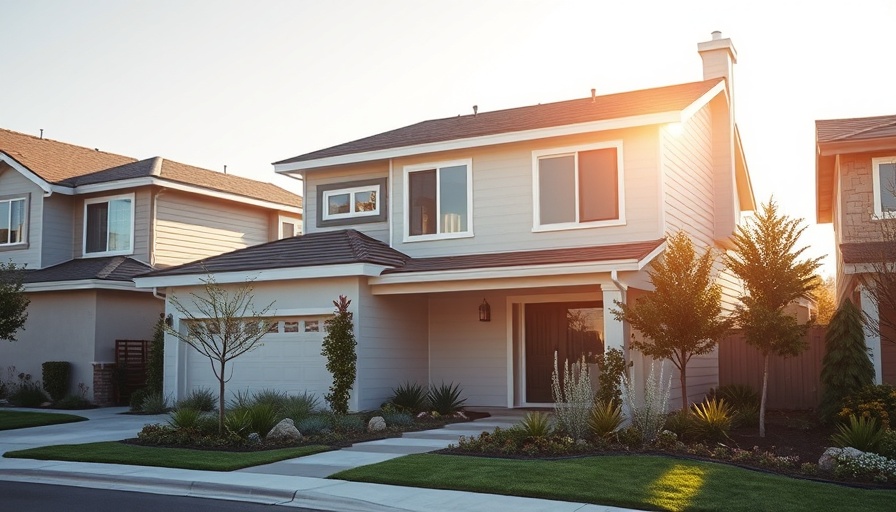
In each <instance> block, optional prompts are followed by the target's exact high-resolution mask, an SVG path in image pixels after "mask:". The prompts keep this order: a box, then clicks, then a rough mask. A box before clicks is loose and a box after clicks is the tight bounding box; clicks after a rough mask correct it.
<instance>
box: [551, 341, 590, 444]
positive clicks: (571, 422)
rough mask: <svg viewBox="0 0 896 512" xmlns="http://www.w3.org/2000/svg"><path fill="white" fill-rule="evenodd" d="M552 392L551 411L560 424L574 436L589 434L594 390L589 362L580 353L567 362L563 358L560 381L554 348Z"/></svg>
mask: <svg viewBox="0 0 896 512" xmlns="http://www.w3.org/2000/svg"><path fill="white" fill-rule="evenodd" d="M551 395H552V397H553V398H554V415H555V416H556V417H557V422H558V423H559V424H560V428H561V429H563V430H564V431H565V432H566V433H567V434H569V435H570V436H572V438H573V439H575V440H579V439H585V436H586V435H587V434H588V418H589V416H590V415H591V407H592V406H593V405H594V391H593V390H592V389H591V377H590V375H589V374H588V365H587V364H586V363H585V358H584V357H583V358H582V359H581V360H580V361H578V362H575V363H573V364H572V366H570V364H569V361H564V362H563V381H562V383H561V381H560V369H559V368H558V367H557V353H556V352H554V372H553V373H552V374H551Z"/></svg>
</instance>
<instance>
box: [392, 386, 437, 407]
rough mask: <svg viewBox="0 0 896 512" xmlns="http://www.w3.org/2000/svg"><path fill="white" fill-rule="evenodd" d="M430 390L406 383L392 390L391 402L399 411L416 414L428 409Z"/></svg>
mask: <svg viewBox="0 0 896 512" xmlns="http://www.w3.org/2000/svg"><path fill="white" fill-rule="evenodd" d="M428 394H429V390H428V389H426V388H425V387H423V386H421V385H420V384H417V383H416V382H405V383H404V384H401V385H400V386H398V387H397V388H395V389H393V390H392V398H390V399H389V402H390V403H392V405H394V406H395V407H397V408H398V409H402V410H406V411H409V412H411V413H412V414H416V413H418V412H420V411H423V410H425V409H426V406H427V403H426V396H427V395H428Z"/></svg>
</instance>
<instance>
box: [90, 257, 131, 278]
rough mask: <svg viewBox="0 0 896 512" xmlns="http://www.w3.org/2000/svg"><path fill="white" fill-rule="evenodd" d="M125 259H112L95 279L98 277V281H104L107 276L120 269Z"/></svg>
mask: <svg viewBox="0 0 896 512" xmlns="http://www.w3.org/2000/svg"><path fill="white" fill-rule="evenodd" d="M126 259H127V258H126V257H124V256H115V257H113V258H112V259H111V260H109V262H108V263H106V265H105V266H104V267H103V268H102V269H101V270H100V271H99V272H97V273H96V277H98V278H99V279H105V278H107V277H109V274H111V273H112V272H115V270H116V269H117V268H118V267H120V266H121V264H122V263H124V261H125V260H126Z"/></svg>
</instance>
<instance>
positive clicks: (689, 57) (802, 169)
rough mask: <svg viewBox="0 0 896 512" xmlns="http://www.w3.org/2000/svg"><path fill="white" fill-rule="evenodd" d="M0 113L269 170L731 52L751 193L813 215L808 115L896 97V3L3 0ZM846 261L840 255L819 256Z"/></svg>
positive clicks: (875, 108) (888, 102) (827, 245)
mask: <svg viewBox="0 0 896 512" xmlns="http://www.w3.org/2000/svg"><path fill="white" fill-rule="evenodd" d="M0 20H2V22H3V23H2V26H3V29H2V30H0V71H2V75H3V80H2V81H3V85H2V86H0V127H3V128H7V129H10V130H15V131H19V132H23V133H28V134H33V135H39V133H40V130H41V129H43V130H44V137H47V138H51V139H54V140H59V141H64V142H69V143H72V144H77V145H82V146H87V147H93V148H98V149H101V150H103V151H109V152H113V153H120V154H124V155H128V156H132V157H135V158H139V159H143V158H149V157H152V156H162V157H165V158H168V159H171V160H176V161H179V162H183V163H187V164H191V165H196V166H199V167H204V168H207V169H212V170H217V171H223V170H224V166H225V165H226V166H227V172H228V173H233V174H239V175H242V176H247V177H251V178H255V179H259V180H263V181H272V182H275V183H277V184H279V185H281V186H284V187H286V188H290V189H291V190H293V191H298V190H300V185H299V184H298V182H296V181H295V180H292V179H290V178H287V177H283V176H275V174H274V172H273V166H272V165H271V162H274V161H278V160H283V159H286V158H289V157H293V156H296V155H300V154H303V153H307V152H310V151H314V150H318V149H322V148H326V147H329V146H333V145H336V144H341V143H343V142H348V141H351V140H355V139H358V138H361V137H365V136H368V135H373V134H376V133H380V132H383V131H387V130H390V129H394V128H399V127H402V126H406V125H409V124H413V123H416V122H419V121H423V120H427V119H435V118H443V117H452V116H456V115H458V114H469V113H472V107H473V105H478V107H479V111H480V112H487V111H492V110H499V109H504V108H512V107H519V106H525V105H532V104H537V103H548V102H553V101H562V100H567V99H573V98H582V97H587V96H590V90H591V89H592V88H595V89H597V91H598V94H609V93H614V92H621V91H628V90H636V89H644V88H649V87H656V86H663V85H670V84H675V83H684V82H693V81H698V80H701V79H702V68H701V61H700V58H699V55H698V54H697V43H698V42H701V41H706V40H709V39H710V33H711V32H712V31H714V30H719V31H721V32H722V34H723V37H730V38H731V40H732V43H733V44H734V46H735V48H736V50H737V53H738V55H737V58H738V62H737V65H736V67H735V72H734V73H735V74H734V84H733V85H734V87H733V88H734V94H735V108H736V117H737V123H738V125H739V128H740V132H741V135H742V139H743V145H744V150H745V154H746V158H747V164H748V167H749V170H750V173H751V177H752V181H753V188H754V192H755V195H756V199H757V200H758V201H760V202H765V201H767V200H768V199H769V198H770V197H772V196H773V197H774V199H775V200H776V201H777V202H778V203H779V204H780V207H781V210H782V211H783V212H784V213H786V214H788V215H790V216H792V217H796V218H802V219H805V221H806V225H807V226H808V228H807V232H806V235H807V236H806V237H805V239H804V240H805V244H806V245H809V246H810V250H809V254H810V255H812V256H823V255H830V254H831V253H833V250H834V246H833V243H834V242H833V236H832V229H831V225H830V224H828V225H821V226H818V225H816V224H815V182H814V179H815V160H814V137H815V133H814V121H815V120H816V119H833V118H845V117H865V116H874V115H885V114H894V113H896V94H894V92H893V90H894V89H893V84H894V78H896V66H894V65H893V63H894V60H893V59H894V57H893V55H894V53H896V52H894V50H896V37H893V30H894V29H893V27H894V25H896V1H893V0H882V1H872V0H853V1H850V2H843V1H842V0H839V1H828V0H820V1H814V2H813V1H810V2H804V1H797V0H777V1H774V2H772V1H765V0H753V1H739V2H730V1H725V0H716V1H695V0H676V1H648V0H629V1H624V2H606V1H598V0H592V1H572V0H570V1H563V0H552V1H538V0H500V1H499V0H475V1H467V0H452V1H427V0H416V1H405V0H370V1H349V0H327V1H305V0H293V1H276V0H255V1H232V0H202V1H199V0H175V1H170V0H152V1H129V0H89V1H87V0H0ZM823 272H824V273H826V274H831V275H832V274H833V273H834V267H833V261H832V260H831V258H830V257H829V256H828V259H827V260H826V266H825V267H824V269H823Z"/></svg>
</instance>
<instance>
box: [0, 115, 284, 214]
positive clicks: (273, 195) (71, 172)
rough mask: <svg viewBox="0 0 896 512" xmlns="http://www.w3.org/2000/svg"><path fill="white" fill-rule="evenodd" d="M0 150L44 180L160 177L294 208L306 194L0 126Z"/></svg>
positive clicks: (76, 182) (69, 183) (70, 182)
mask: <svg viewBox="0 0 896 512" xmlns="http://www.w3.org/2000/svg"><path fill="white" fill-rule="evenodd" d="M0 151H2V152H4V153H6V154H7V155H9V156H11V157H12V158H14V159H15V160H16V161H17V162H19V163H20V164H22V165H24V166H25V167H27V168H28V169H29V170H30V171H31V172H33V173H35V174H37V175H38V176H40V177H41V178H42V179H43V180H45V181H47V182H49V183H53V184H55V185H61V186H65V187H76V186H80V185H89V184H94V183H107V182H112V181H119V180H125V179H131V178H143V177H148V176H157V177H159V178H161V179H165V180H170V181H174V182H178V183H183V184H186V185H192V186H197V187H202V188H207V189H210V190H216V191H220V192H228V193H231V194H236V195H240V196H244V197H250V198H253V199H260V200H263V201H270V202H272V203H277V204H282V205H288V206H293V207H301V206H302V197H301V196H299V195H296V194H293V193H291V192H289V191H287V190H284V189H282V188H280V187H278V186H276V185H273V184H271V183H265V182H261V181H255V180H251V179H248V178H243V177H241V176H235V175H233V174H222V173H219V172H215V171H210V170H208V169H202V168H199V167H194V166H192V165H186V164H182V163H179V162H175V161H172V160H166V159H163V158H161V157H154V158H148V159H146V160H140V161H137V160H135V159H134V158H130V157H126V156H121V155H115V154H112V153H106V152H103V151H96V150H93V149H88V148H84V147H81V146H74V145H72V144H66V143H64V142H57V141H54V140H49V139H41V138H39V137H33V136H30V135H25V134H23V133H17V132H13V131H10V130H4V129H0Z"/></svg>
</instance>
